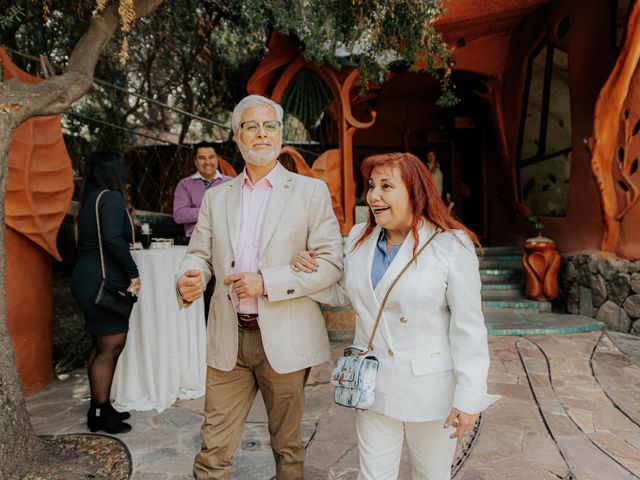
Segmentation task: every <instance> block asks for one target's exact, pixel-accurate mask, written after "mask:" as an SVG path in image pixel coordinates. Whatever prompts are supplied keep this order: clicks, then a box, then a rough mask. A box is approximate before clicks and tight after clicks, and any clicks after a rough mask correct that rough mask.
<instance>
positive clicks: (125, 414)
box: [107, 402, 131, 420]
mask: <svg viewBox="0 0 640 480" xmlns="http://www.w3.org/2000/svg"><path fill="white" fill-rule="evenodd" d="M107 408H108V409H110V410H111V411H112V412H114V413H115V414H116V416H117V417H118V418H119V419H120V420H128V419H129V418H131V414H130V413H129V412H119V411H118V410H116V409H115V408H113V405H112V404H111V402H109V405H108V406H107Z"/></svg>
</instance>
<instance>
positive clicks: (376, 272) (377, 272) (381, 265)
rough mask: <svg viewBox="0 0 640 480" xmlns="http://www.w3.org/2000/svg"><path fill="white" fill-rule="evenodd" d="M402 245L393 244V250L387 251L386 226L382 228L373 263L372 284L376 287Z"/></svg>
mask: <svg viewBox="0 0 640 480" xmlns="http://www.w3.org/2000/svg"><path fill="white" fill-rule="evenodd" d="M400 245H402V244H399V245H393V246H392V247H391V251H389V252H387V239H386V237H385V234H384V228H383V229H382V230H380V236H379V237H378V243H377V245H376V251H375V252H374V253H373V264H372V265H371V285H372V286H373V288H376V286H377V285H378V282H379V281H380V279H381V278H382V276H383V275H384V273H385V272H386V271H387V268H389V265H391V262H392V261H393V259H394V258H395V256H396V253H398V250H400Z"/></svg>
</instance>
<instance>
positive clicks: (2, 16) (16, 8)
mask: <svg viewBox="0 0 640 480" xmlns="http://www.w3.org/2000/svg"><path fill="white" fill-rule="evenodd" d="M21 18H24V10H22V8H21V7H20V5H11V6H10V7H9V8H8V9H7V10H6V11H5V12H4V13H0V29H2V30H4V29H5V28H8V27H9V26H11V24H12V23H13V22H16V21H19V20H20V19H21Z"/></svg>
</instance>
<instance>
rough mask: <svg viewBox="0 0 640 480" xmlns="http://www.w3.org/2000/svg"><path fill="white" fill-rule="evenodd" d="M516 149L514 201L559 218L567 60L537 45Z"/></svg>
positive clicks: (566, 140) (564, 189) (566, 132)
mask: <svg viewBox="0 0 640 480" xmlns="http://www.w3.org/2000/svg"><path fill="white" fill-rule="evenodd" d="M525 91H526V94H525V104H524V109H523V119H522V123H521V134H520V145H519V149H518V180H519V185H520V200H521V201H522V203H524V204H525V205H527V206H528V207H529V208H531V210H533V212H534V213H535V214H537V215H548V216H564V215H566V211H567V200H568V191H569V173H570V170H571V168H570V167H571V96H570V88H569V55H568V54H567V52H564V51H562V50H560V49H558V48H556V47H554V46H552V45H546V44H545V45H542V46H541V47H540V48H539V49H537V50H536V51H535V52H534V54H533V55H532V57H531V60H530V61H529V71H528V77H527V88H526V90H525Z"/></svg>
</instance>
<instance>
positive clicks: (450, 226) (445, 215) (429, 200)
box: [354, 153, 481, 255]
mask: <svg viewBox="0 0 640 480" xmlns="http://www.w3.org/2000/svg"><path fill="white" fill-rule="evenodd" d="M394 167H397V168H398V169H399V170H400V178H402V181H403V182H404V184H405V186H406V187H407V190H408V192H409V202H411V211H412V212H413V222H412V224H411V233H412V235H413V240H414V242H413V254H414V255H415V254H416V251H417V249H418V228H419V227H420V223H421V221H422V220H423V219H427V220H428V221H429V222H431V223H433V224H434V225H435V226H436V227H440V228H441V229H442V230H445V231H450V230H454V229H459V230H462V231H463V232H464V233H466V234H467V235H469V238H470V239H471V241H472V242H473V243H474V244H475V245H476V246H478V247H481V245H480V242H479V241H478V237H477V236H476V234H475V233H473V232H472V231H471V230H469V229H468V228H467V227H465V226H464V225H463V224H462V222H460V221H458V220H456V219H455V218H453V216H452V215H451V213H450V212H449V209H448V208H447V206H446V205H445V204H444V202H443V201H442V198H441V197H440V194H439V193H438V190H437V188H436V185H435V183H433V178H432V177H431V173H430V172H429V170H428V169H427V167H426V166H425V165H424V164H423V163H422V162H421V161H420V160H419V159H418V157H416V156H415V155H413V154H411V153H383V154H380V155H372V156H370V157H367V158H365V159H364V161H363V162H362V165H361V166H360V172H361V173H362V179H363V180H364V185H365V197H366V194H367V191H368V189H369V179H370V178H371V172H373V170H374V169H375V168H394ZM375 226H376V221H375V218H374V216H373V213H372V212H371V210H369V220H368V221H367V226H366V228H365V229H364V232H362V235H361V236H360V238H359V239H358V241H357V242H356V244H355V246H354V248H357V247H358V246H360V245H361V244H362V243H363V242H364V241H365V240H366V239H367V237H368V236H369V235H371V232H372V231H373V229H374V228H375Z"/></svg>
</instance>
